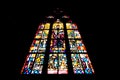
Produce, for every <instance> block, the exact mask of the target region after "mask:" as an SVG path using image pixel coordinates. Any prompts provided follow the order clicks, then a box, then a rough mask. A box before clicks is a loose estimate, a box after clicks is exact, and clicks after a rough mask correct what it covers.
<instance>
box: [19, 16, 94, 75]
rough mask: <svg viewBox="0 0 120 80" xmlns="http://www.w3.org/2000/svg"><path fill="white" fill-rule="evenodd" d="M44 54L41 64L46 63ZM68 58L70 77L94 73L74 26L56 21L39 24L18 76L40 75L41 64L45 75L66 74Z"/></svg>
mask: <svg viewBox="0 0 120 80" xmlns="http://www.w3.org/2000/svg"><path fill="white" fill-rule="evenodd" d="M49 17H50V18H51V16H49ZM64 17H65V18H66V16H63V18H64ZM67 43H68V44H67ZM47 47H48V48H49V49H48V48H47ZM46 48H47V49H48V50H46ZM46 54H47V55H48V60H46V61H48V62H44V60H45V59H47V56H46ZM67 54H70V55H67ZM69 56H70V57H69ZM68 58H70V59H69V60H71V62H72V63H71V64H72V66H71V67H72V71H73V73H74V74H93V73H94V69H93V66H92V63H91V61H90V58H89V56H88V53H87V49H86V47H85V45H84V42H83V40H82V37H81V34H80V32H79V30H78V26H77V25H76V24H75V23H72V22H67V23H63V22H61V21H60V19H57V20H56V21H55V22H54V23H53V24H52V23H51V24H50V23H41V24H40V25H39V26H38V30H37V32H36V34H35V37H34V40H33V42H32V44H31V46H30V50H29V54H28V55H27V57H26V60H25V63H24V65H23V67H22V70H21V74H42V71H43V68H44V64H48V66H47V69H45V70H46V74H68V73H69V70H68V69H70V68H68V66H70V64H68Z"/></svg>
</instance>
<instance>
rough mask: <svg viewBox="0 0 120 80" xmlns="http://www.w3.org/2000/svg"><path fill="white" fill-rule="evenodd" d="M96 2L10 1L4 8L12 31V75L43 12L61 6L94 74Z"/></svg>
mask: <svg viewBox="0 0 120 80" xmlns="http://www.w3.org/2000/svg"><path fill="white" fill-rule="evenodd" d="M97 4H98V2H96V1H95V0H88V1H86V0H73V1H69V0H68V1H66V0H64V1H62V0H56V1H39V2H35V1H28V2H14V3H12V4H9V6H8V7H7V12H9V14H8V24H10V27H11V29H12V30H11V31H12V32H13V35H12V36H13V42H14V43H15V46H14V49H13V48H12V50H13V51H12V52H13V53H12V52H11V53H12V55H13V56H14V57H12V59H14V60H13V62H12V63H11V64H14V66H13V67H14V68H13V69H14V70H15V77H16V78H17V77H18V76H19V75H20V70H21V68H22V66H23V64H24V61H25V58H26V54H27V53H28V51H29V47H30V45H31V43H32V40H33V38H34V35H35V33H36V30H37V28H38V24H39V23H40V22H42V21H43V20H44V18H45V16H46V15H49V14H50V15H51V12H52V11H53V10H54V9H55V8H62V9H63V10H64V11H65V12H66V14H68V15H69V16H70V18H71V20H72V21H73V22H75V23H76V24H77V25H78V27H79V31H80V33H81V36H82V38H83V41H84V44H85V46H86V48H87V51H88V55H89V57H90V59H91V62H92V64H93V68H94V69H95V74H96V75H97V71H98V68H97V67H98V66H97V57H98V56H97V53H98V51H97V49H98V42H97V41H98V31H99V28H100V27H97V26H98V25H99V24H97V23H98V21H99V20H98V18H99V15H98V13H99V11H98V9H99V8H98V7H97ZM16 80H17V79H16Z"/></svg>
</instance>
